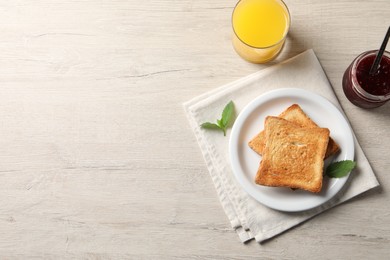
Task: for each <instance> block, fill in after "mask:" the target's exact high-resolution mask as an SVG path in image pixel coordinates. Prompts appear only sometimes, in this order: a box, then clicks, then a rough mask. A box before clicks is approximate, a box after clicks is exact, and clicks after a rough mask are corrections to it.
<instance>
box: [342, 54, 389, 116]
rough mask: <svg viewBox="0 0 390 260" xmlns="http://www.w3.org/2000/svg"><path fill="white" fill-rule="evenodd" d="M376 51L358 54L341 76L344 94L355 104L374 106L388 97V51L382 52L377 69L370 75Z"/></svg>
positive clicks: (366, 106) (364, 106) (383, 102)
mask: <svg viewBox="0 0 390 260" xmlns="http://www.w3.org/2000/svg"><path fill="white" fill-rule="evenodd" d="M377 52H378V51H375V50H374V51H367V52H364V53H362V54H360V55H359V56H358V57H357V58H356V59H355V60H354V61H353V62H352V64H351V65H350V66H349V67H348V68H347V70H346V71H345V73H344V77H343V90H344V93H345V96H346V97H347V98H348V99H349V101H351V102H352V103H353V104H355V105H356V106H359V107H362V108H375V107H379V106H381V105H383V104H385V103H386V102H387V101H388V100H389V99H390V53H389V52H387V51H385V52H384V53H383V56H382V59H381V62H380V64H379V67H378V71H377V73H376V74H375V75H370V69H371V66H372V64H373V63H374V60H375V57H376V54H377Z"/></svg>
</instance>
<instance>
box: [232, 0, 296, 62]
mask: <svg viewBox="0 0 390 260" xmlns="http://www.w3.org/2000/svg"><path fill="white" fill-rule="evenodd" d="M232 26H233V32H234V33H233V46H234V49H235V50H236V52H237V53H238V54H239V55H240V56H241V57H242V58H244V59H245V60H247V61H249V62H253V63H265V62H267V61H270V60H272V59H273V58H275V57H276V56H277V55H278V54H279V52H280V50H281V49H282V47H283V44H284V42H285V40H286V36H287V33H288V30H289V28H290V13H289V11H288V8H287V6H286V5H285V4H284V2H283V1H282V0H240V1H239V2H238V3H237V5H236V7H235V8H234V11H233V15H232Z"/></svg>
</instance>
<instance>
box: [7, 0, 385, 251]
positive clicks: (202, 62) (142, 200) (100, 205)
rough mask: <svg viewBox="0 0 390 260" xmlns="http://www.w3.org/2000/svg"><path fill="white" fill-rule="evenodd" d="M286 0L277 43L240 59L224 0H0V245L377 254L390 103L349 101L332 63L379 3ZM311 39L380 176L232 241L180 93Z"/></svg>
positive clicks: (372, 26)
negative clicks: (366, 106) (309, 215)
mask: <svg viewBox="0 0 390 260" xmlns="http://www.w3.org/2000/svg"><path fill="white" fill-rule="evenodd" d="M286 3H287V5H288V6H289V8H290V11H291V15H292V28H291V32H290V34H289V38H288V41H287V44H286V46H285V48H284V50H283V53H282V54H281V55H280V56H279V57H278V59H276V60H275V61H273V62H271V63H269V64H267V65H254V64H249V63H247V62H245V61H243V60H241V59H240V58H239V57H238V56H237V55H236V54H235V52H234V50H233V49H232V46H231V42H230V37H231V28H230V15H231V12H232V9H233V7H234V5H235V1H231V0H229V1H222V0H216V1H205V0H199V1H194V0H181V1H178V0H164V1H162V0H146V1H141V2H140V1H134V0H127V1H125V0H114V1H112V0H110V1H109V0H105V1H103V0H100V1H73V0H63V1H57V0H54V1H51V0H50V1H49V0H46V1H45V0H36V1H22V0H17V1H2V2H1V3H0V21H1V29H0V30H1V35H2V37H1V40H0V68H1V69H0V137H1V140H0V142H1V145H0V197H1V200H0V258H2V259H34V258H38V259H39V258H46V259H59V258H83V259H84V258H85V259H124V258H126V259H258V258H259V257H261V258H265V259H280V258H283V259H310V258H313V257H314V256H315V257H316V258H323V259H340V258H342V259H386V258H387V257H388V255H389V253H390V249H389V247H388V245H389V242H390V225H389V224H390V206H389V205H390V204H389V203H388V202H389V199H390V195H389V193H388V187H389V185H390V180H389V178H387V175H388V174H387V173H388V169H390V160H389V159H388V153H389V151H390V140H389V133H390V112H389V111H390V110H389V105H390V104H387V105H385V106H383V107H381V108H379V109H375V110H363V109H359V108H357V107H355V106H353V105H352V104H350V103H349V102H348V101H347V99H346V98H345V96H344V94H343V92H342V89H341V77H342V74H343V72H344V70H345V69H346V67H347V66H348V65H349V63H350V62H351V61H352V59H353V58H354V57H355V56H356V55H358V54H359V53H361V52H363V51H366V50H368V49H376V48H378V47H379V45H380V42H381V41H382V39H383V36H384V34H385V31H386V29H387V27H388V26H389V25H390V16H389V10H390V1H388V0H373V1H363V0H341V1H337V0H329V1H320V0H286ZM309 48H313V49H314V51H315V52H316V54H317V55H318V58H319V59H320V61H321V64H322V66H323V67H324V69H325V71H326V73H327V75H328V77H329V79H330V81H331V83H332V85H333V87H334V91H335V93H336V95H337V96H338V98H339V100H340V102H341V104H342V106H343V108H344V109H345V112H346V114H347V115H348V117H349V119H350V122H351V124H352V127H353V128H354V130H355V133H356V135H357V137H358V139H359V141H360V143H361V145H362V147H363V149H364V151H365V153H366V155H367V157H368V159H369V161H370V162H371V164H372V167H373V169H374V171H375V173H376V175H377V176H378V179H379V181H380V183H381V188H380V189H376V190H373V191H370V192H367V193H366V194H363V195H361V196H359V197H358V198H356V199H353V200H352V201H350V202H347V203H345V204H344V205H342V206H339V207H336V208H334V209H332V210H329V211H327V212H325V213H323V214H321V215H319V216H317V217H315V218H313V219H312V220H310V221H308V222H306V223H303V224H301V225H299V226H298V227H296V228H294V229H292V230H290V231H288V232H286V233H285V234H282V235H280V236H278V237H276V238H274V239H272V240H270V241H268V242H267V243H265V244H263V245H259V244H257V243H255V242H253V241H252V242H251V243H248V244H245V245H243V244H241V243H240V242H239V240H238V237H237V235H236V233H235V231H233V230H232V228H231V227H230V224H229V222H228V220H227V217H226V216H225V214H224V212H223V210H222V207H221V206H220V204H219V201H218V198H217V194H216V192H215V190H214V187H213V184H212V181H211V179H210V178H209V175H208V172H207V169H206V166H205V164H204V162H203V159H202V157H201V154H200V151H199V149H198V145H197V143H196V140H195V138H194V136H193V134H192V132H191V130H190V127H189V125H188V122H187V119H186V118H185V115H184V111H183V109H182V105H181V104H182V103H183V102H184V101H187V100H189V99H191V98H192V97H194V96H197V95H199V94H202V93H204V92H206V91H208V90H212V89H214V88H216V87H218V86H220V85H222V84H225V83H228V82H230V81H232V80H235V79H238V78H240V77H242V76H245V75H247V74H250V73H253V72H255V71H258V70H259V69H261V68H264V67H267V66H269V65H272V64H274V63H277V62H279V61H280V60H284V59H286V58H288V57H292V56H294V55H296V54H298V53H300V52H302V51H304V50H306V49H309Z"/></svg>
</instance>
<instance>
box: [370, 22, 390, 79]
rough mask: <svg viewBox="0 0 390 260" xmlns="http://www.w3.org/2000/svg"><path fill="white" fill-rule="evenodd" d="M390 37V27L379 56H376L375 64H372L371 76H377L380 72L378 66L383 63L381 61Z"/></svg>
mask: <svg viewBox="0 0 390 260" xmlns="http://www.w3.org/2000/svg"><path fill="white" fill-rule="evenodd" d="M389 37H390V26H389V28H388V29H387V33H386V36H385V39H383V42H382V45H381V47H380V49H379V51H378V54H377V55H376V58H375V61H374V64H372V66H371V69H370V75H375V74H376V72H377V71H378V66H379V63H380V62H381V59H382V56H383V52H384V51H385V49H386V45H387V42H388V41H389Z"/></svg>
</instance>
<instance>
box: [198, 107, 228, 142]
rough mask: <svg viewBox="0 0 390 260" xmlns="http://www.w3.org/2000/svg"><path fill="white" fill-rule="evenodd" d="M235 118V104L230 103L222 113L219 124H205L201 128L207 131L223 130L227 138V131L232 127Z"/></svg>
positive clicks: (218, 120)
mask: <svg viewBox="0 0 390 260" xmlns="http://www.w3.org/2000/svg"><path fill="white" fill-rule="evenodd" d="M233 117H234V104H233V101H230V102H229V103H228V104H227V105H226V106H225V108H224V109H223V111H222V116H221V119H217V123H216V124H215V123H210V122H205V123H203V124H201V125H200V126H201V127H202V128H205V129H214V130H222V132H223V135H224V136H226V129H227V128H228V127H229V126H230V125H231V122H232V119H233Z"/></svg>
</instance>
